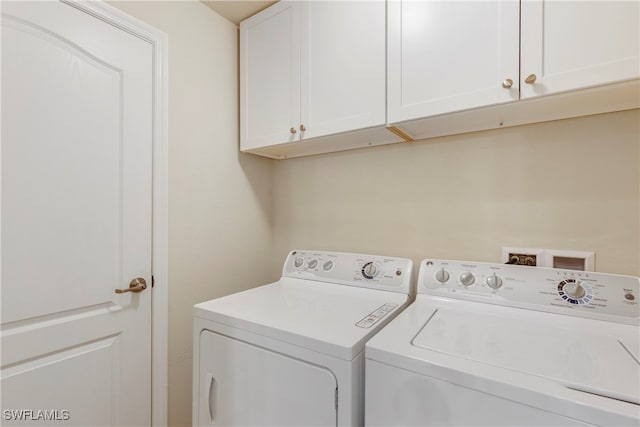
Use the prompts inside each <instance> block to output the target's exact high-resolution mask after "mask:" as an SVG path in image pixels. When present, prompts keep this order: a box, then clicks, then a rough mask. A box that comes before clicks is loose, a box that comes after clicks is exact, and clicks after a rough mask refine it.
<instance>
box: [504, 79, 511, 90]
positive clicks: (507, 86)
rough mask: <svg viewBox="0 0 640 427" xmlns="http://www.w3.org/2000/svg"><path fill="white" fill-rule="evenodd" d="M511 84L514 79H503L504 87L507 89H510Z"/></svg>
mask: <svg viewBox="0 0 640 427" xmlns="http://www.w3.org/2000/svg"><path fill="white" fill-rule="evenodd" d="M511 86H513V80H511V79H504V80H503V81H502V87H503V88H505V89H509V88H510V87H511Z"/></svg>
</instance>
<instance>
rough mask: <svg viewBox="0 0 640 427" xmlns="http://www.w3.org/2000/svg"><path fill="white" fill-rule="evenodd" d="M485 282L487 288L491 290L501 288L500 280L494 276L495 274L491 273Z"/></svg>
mask: <svg viewBox="0 0 640 427" xmlns="http://www.w3.org/2000/svg"><path fill="white" fill-rule="evenodd" d="M486 282H487V286H489V287H490V288H491V289H499V288H500V287H502V279H501V278H500V276H498V275H496V273H493V274H492V275H491V276H489V277H487V279H486Z"/></svg>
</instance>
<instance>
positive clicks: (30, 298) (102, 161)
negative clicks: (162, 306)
mask: <svg viewBox="0 0 640 427" xmlns="http://www.w3.org/2000/svg"><path fill="white" fill-rule="evenodd" d="M2 57H3V58H2V59H3V60H2V105H3V108H2V125H3V126H2V236H1V240H2V320H1V321H2V326H1V328H2V329H1V334H2V335H1V337H2V380H1V381H2V394H3V397H4V396H11V399H5V398H3V401H2V409H9V410H11V409H20V408H33V409H60V410H63V409H65V410H68V411H70V414H69V415H70V421H71V422H72V423H77V424H78V425H81V424H83V423H84V424H85V425H95V424H111V425H149V424H150V402H151V400H150V394H151V388H150V381H151V377H150V371H151V369H150V354H151V353H150V345H151V336H150V332H151V329H150V324H151V322H150V319H151V317H150V316H151V289H150V286H149V289H147V290H146V291H144V292H141V293H138V294H132V293H127V294H122V295H117V294H115V293H114V289H116V288H127V287H128V286H129V281H130V280H131V279H133V278H135V277H142V278H145V279H146V280H147V282H148V283H149V284H150V282H151V137H152V117H151V112H152V108H151V107H152V95H151V89H152V87H151V85H152V47H151V45H150V44H149V43H148V42H146V41H143V40H141V39H138V38H137V37H135V36H133V35H131V34H129V33H126V32H124V31H122V30H120V29H118V28H115V27H113V26H111V25H110V24H108V23H106V22H104V21H102V20H100V19H97V18H95V17H92V16H90V15H88V14H86V13H84V12H82V11H80V10H78V9H75V8H74V7H72V6H69V5H67V4H63V3H58V2H15V3H14V2H3V5H2ZM56 383H59V384H60V385H59V386H56V387H52V386H51V385H52V384H56ZM52 390H56V392H55V393H52ZM132 397H135V399H132ZM8 405H10V406H8ZM52 405H53V407H52Z"/></svg>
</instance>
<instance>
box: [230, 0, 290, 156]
mask: <svg viewBox="0 0 640 427" xmlns="http://www.w3.org/2000/svg"><path fill="white" fill-rule="evenodd" d="M299 124H300V3H299V2H287V1H283V2H280V3H277V4H275V5H274V6H272V7H270V8H268V9H266V10H264V11H262V12H261V13H259V14H257V15H255V16H254V17H252V18H249V19H247V20H246V21H243V22H242V23H241V24H240V149H241V150H248V149H252V148H257V147H263V146H267V145H273V144H280V143H284V142H290V141H293V140H295V139H297V137H298V134H297V133H295V134H294V133H291V132H290V128H292V127H294V128H295V129H297V128H298V126H299Z"/></svg>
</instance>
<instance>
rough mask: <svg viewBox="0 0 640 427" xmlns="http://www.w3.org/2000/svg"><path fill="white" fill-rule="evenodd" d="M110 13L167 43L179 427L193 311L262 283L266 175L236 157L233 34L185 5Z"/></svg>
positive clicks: (173, 357)
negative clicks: (161, 35) (166, 39)
mask: <svg viewBox="0 0 640 427" xmlns="http://www.w3.org/2000/svg"><path fill="white" fill-rule="evenodd" d="M111 4H112V5H113V6H115V7H117V8H119V9H121V10H123V11H124V12H126V13H128V14H130V15H132V16H134V17H136V18H138V19H140V20H142V21H144V22H146V23H148V24H150V25H152V26H154V27H156V28H158V29H159V30H161V31H164V32H166V33H167V34H168V36H169V282H170V283H169V286H170V289H169V424H170V425H175V426H187V425H191V375H192V373H191V358H192V339H191V336H192V335H191V334H192V332H191V331H192V329H191V328H192V317H191V313H192V312H191V310H192V306H193V304H195V303H197V302H201V301H206V300H208V299H211V298H214V297H217V296H220V295H224V294H229V293H233V292H236V291H239V290H243V289H246V288H248V287H251V286H255V285H257V284H260V283H265V282H266V281H268V280H269V279H271V277H272V276H271V270H270V268H271V263H272V255H271V254H272V245H271V243H272V241H271V199H272V197H271V172H272V165H271V162H270V161H269V160H266V159H262V158H259V157H255V156H252V155H244V154H240V153H239V152H238V81H237V75H238V62H237V61H238V55H237V49H238V47H237V45H238V42H237V40H238V39H237V29H236V27H235V26H234V25H233V24H231V23H230V22H229V21H227V20H226V19H224V18H221V17H220V16H219V15H217V14H216V13H215V12H213V11H212V10H211V9H209V8H208V7H206V6H204V5H203V4H202V3H200V2H195V1H194V2H113V3H111ZM247 261H251V265H246V264H245V263H246V262H247Z"/></svg>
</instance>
